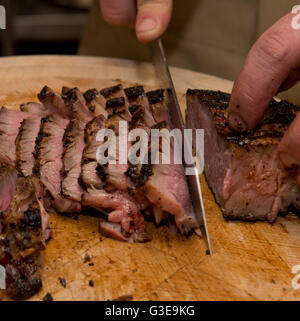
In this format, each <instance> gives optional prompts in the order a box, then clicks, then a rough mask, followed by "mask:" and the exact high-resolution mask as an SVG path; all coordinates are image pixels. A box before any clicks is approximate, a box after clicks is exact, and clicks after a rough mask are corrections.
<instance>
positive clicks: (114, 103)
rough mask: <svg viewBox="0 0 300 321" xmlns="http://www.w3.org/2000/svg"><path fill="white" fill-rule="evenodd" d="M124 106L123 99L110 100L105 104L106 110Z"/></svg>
mask: <svg viewBox="0 0 300 321" xmlns="http://www.w3.org/2000/svg"><path fill="white" fill-rule="evenodd" d="M124 105H125V99H124V97H118V98H112V99H110V100H108V101H107V102H106V106H105V108H106V109H109V108H113V107H123V106H124Z"/></svg>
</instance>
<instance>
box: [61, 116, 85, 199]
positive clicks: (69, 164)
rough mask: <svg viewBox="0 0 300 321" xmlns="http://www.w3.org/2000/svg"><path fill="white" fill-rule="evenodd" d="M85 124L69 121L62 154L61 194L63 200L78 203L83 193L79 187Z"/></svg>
mask: <svg viewBox="0 0 300 321" xmlns="http://www.w3.org/2000/svg"><path fill="white" fill-rule="evenodd" d="M84 128H85V123H83V122H81V121H79V120H71V121H70V123H69V125H68V127H67V129H66V131H65V134H64V140H63V145H64V153H63V168H62V177H63V180H62V184H61V193H62V195H63V196H64V197H65V198H68V199H71V200H73V201H77V202H80V201H81V196H82V193H83V189H82V187H81V186H80V185H79V182H78V180H79V177H80V174H81V159H82V153H83V150H84V147H85V143H84Z"/></svg>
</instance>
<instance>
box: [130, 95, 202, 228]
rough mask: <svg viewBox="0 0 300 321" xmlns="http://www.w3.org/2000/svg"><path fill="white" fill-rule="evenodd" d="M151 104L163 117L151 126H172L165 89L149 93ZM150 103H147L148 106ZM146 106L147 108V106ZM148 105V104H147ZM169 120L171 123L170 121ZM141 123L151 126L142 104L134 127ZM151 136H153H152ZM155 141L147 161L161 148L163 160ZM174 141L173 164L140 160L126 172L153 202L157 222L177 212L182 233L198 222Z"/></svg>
mask: <svg viewBox="0 0 300 321" xmlns="http://www.w3.org/2000/svg"><path fill="white" fill-rule="evenodd" d="M147 97H148V99H149V103H150V108H151V110H152V114H153V118H154V119H155V121H160V122H159V123H156V124H155V125H154V126H152V129H157V130H160V129H165V128H166V129H168V130H170V129H171V128H172V127H169V126H171V122H170V119H169V114H168V108H167V105H166V99H165V97H164V91H163V90H158V91H154V92H150V93H147ZM147 107H148V106H146V108H147ZM146 108H145V109H146ZM148 108H149V107H148ZM168 124H169V125H168ZM135 126H137V127H139V128H144V129H145V130H147V128H148V126H147V123H146V119H145V118H144V117H143V113H140V108H137V109H135V110H134V111H133V117H132V122H131V127H135ZM151 137H152V136H151ZM155 144H156V142H155V141H151V142H150V144H149V149H148V151H149V154H148V155H147V156H148V162H150V159H151V155H150V154H151V153H153V151H154V149H157V148H158V147H159V149H158V153H159V159H160V161H161V160H162V150H161V144H160V146H155ZM173 155H174V144H173V143H172V142H171V145H170V156H171V157H170V161H171V162H170V164H162V163H161V162H160V164H140V165H139V166H132V165H131V166H130V167H129V169H128V171H127V175H128V176H129V177H130V178H131V180H132V182H133V183H134V184H135V187H136V189H138V190H141V191H142V192H143V193H144V194H145V196H146V197H147V199H148V200H149V201H150V202H151V203H152V204H153V206H154V210H153V214H154V216H155V219H156V222H157V223H159V222H160V221H161V220H162V218H164V219H167V218H168V215H167V213H169V214H172V215H174V219H175V222H176V225H177V227H178V229H179V230H180V232H181V233H186V234H188V233H189V232H190V231H191V230H193V229H194V228H196V227H197V222H196V219H195V216H194V213H193V210H192V206H191V201H190V195H189V190H188V186H187V182H186V177H185V172H184V168H183V166H182V165H180V164H179V165H178V164H175V163H174V157H173Z"/></svg>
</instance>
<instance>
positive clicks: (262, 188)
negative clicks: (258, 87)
mask: <svg viewBox="0 0 300 321" xmlns="http://www.w3.org/2000/svg"><path fill="white" fill-rule="evenodd" d="M229 99H230V95H229V94H225V93H222V92H214V91H205V90H189V91H188V92H187V106H188V109H187V124H188V127H189V128H192V129H199V128H205V139H204V150H205V153H204V160H205V168H204V172H205V176H206V179H207V181H208V183H209V186H210V187H211V189H212V191H213V193H214V195H215V198H216V201H217V202H218V203H219V205H220V207H221V209H222V212H223V215H224V216H225V217H226V218H228V219H241V220H268V221H270V222H273V221H274V220H275V219H276V217H277V215H278V214H279V213H285V212H287V211H288V210H289V209H291V208H293V210H296V211H299V209H300V206H299V205H300V203H299V187H298V186H297V184H296V180H295V177H294V176H293V173H288V172H287V171H286V170H284V169H283V168H282V167H281V166H280V164H279V163H278V161H277V157H276V152H277V146H278V143H279V141H280V139H281V137H282V136H283V135H284V133H285V131H286V129H287V128H288V126H289V124H290V123H291V122H292V120H293V119H294V118H295V114H296V112H297V111H298V109H297V108H296V107H295V106H293V105H292V104H289V103H288V102H287V101H281V102H276V101H275V100H272V102H271V103H270V105H269V108H268V109H267V111H266V113H265V115H264V118H263V120H262V121H261V122H260V123H259V124H258V125H257V126H256V128H255V129H254V130H252V131H248V132H244V133H238V132H235V131H234V130H232V129H231V128H230V127H229V125H228V120H227V119H228V118H227V117H228V115H227V108H228V103H229Z"/></svg>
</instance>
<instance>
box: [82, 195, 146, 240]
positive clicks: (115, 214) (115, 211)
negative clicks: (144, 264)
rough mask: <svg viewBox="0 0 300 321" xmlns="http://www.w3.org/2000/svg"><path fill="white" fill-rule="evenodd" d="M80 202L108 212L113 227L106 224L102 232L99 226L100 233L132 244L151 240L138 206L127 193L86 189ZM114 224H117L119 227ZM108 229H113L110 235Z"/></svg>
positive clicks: (101, 227) (101, 226)
mask: <svg viewBox="0 0 300 321" xmlns="http://www.w3.org/2000/svg"><path fill="white" fill-rule="evenodd" d="M82 202H83V205H85V206H90V207H93V208H95V209H97V210H99V211H102V212H103V209H105V210H107V211H110V212H109V213H108V220H109V222H111V223H114V225H107V224H106V225H104V226H106V229H104V230H103V225H101V224H100V231H101V230H103V231H106V232H107V233H108V234H109V235H110V237H113V238H116V239H119V240H126V241H132V242H147V241H149V240H150V239H151V238H150V236H149V235H148V234H147V233H146V231H145V228H146V227H145V222H144V218H143V216H142V214H141V213H140V210H139V207H138V205H137V204H136V202H135V201H134V199H133V198H132V197H130V196H129V195H128V194H127V193H124V192H121V191H114V192H107V191H105V190H95V189H88V190H87V192H85V193H84V195H83V199H82ZM116 224H119V227H117V225H116ZM108 227H114V228H113V229H112V230H111V233H109V231H108V229H107V228H108ZM116 227H117V228H116ZM107 233H106V234H107Z"/></svg>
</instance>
